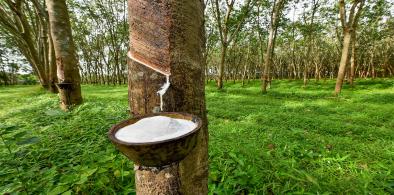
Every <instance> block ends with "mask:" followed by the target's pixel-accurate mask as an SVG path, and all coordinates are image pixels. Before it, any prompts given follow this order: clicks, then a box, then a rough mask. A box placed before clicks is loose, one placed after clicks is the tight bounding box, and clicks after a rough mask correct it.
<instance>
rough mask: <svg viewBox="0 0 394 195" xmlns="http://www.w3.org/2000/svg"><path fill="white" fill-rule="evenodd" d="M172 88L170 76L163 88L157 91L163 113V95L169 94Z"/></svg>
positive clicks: (167, 77) (167, 76)
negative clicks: (168, 91)
mask: <svg viewBox="0 0 394 195" xmlns="http://www.w3.org/2000/svg"><path fill="white" fill-rule="evenodd" d="M169 87H170V75H166V82H165V83H164V85H163V86H161V88H160V90H159V91H157V94H159V95H160V110H161V111H163V95H164V94H165V93H166V92H167V90H168V88H169Z"/></svg>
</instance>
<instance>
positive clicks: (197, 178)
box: [128, 0, 208, 194]
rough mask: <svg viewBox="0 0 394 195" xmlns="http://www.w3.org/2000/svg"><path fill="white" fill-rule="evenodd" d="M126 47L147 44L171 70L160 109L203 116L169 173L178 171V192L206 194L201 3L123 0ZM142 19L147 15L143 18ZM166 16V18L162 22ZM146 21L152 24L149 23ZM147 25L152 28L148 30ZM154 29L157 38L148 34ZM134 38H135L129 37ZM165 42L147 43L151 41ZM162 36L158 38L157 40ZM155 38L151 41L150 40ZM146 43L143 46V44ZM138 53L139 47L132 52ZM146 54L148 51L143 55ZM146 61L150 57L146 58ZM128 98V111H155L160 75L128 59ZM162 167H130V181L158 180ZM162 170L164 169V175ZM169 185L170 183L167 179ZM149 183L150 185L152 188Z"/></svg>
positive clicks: (140, 189)
mask: <svg viewBox="0 0 394 195" xmlns="http://www.w3.org/2000/svg"><path fill="white" fill-rule="evenodd" d="M128 6H129V25H130V49H131V50H135V49H136V48H137V47H139V46H138V45H136V43H137V42H139V41H144V42H140V43H142V44H144V45H150V47H149V48H150V49H151V50H150V51H147V52H148V55H157V51H158V50H165V51H166V52H164V53H165V54H164V55H165V56H163V57H164V58H165V59H168V63H169V65H170V69H171V76H170V82H171V85H170V88H169V89H168V91H167V93H166V94H165V95H164V97H163V99H164V105H163V111H169V112H188V113H191V114H195V115H197V116H199V117H201V119H202V120H203V127H202V128H201V130H200V133H199V138H198V143H197V146H196V148H195V149H194V150H193V151H192V152H191V153H190V154H189V155H188V156H187V157H186V158H185V159H184V160H182V161H181V162H180V163H179V168H178V169H176V170H172V171H174V172H172V174H171V175H176V172H178V174H179V180H180V189H179V191H180V194H207V193H208V129H207V117H206V109H205V83H204V69H205V62H204V57H203V51H204V47H205V33H204V23H203V21H204V15H203V14H204V12H203V10H204V5H203V2H202V1H198V0H163V1H161V2H157V1H148V0H129V1H128ZM146 20H150V21H149V22H147V21H146ZM165 21H171V22H165ZM148 24H155V25H154V26H152V25H150V26H149V25H148ZM153 30H156V31H155V32H153ZM152 33H157V34H156V36H157V37H152V36H149V35H151V34H152ZM136 37H139V38H140V39H139V40H135V39H136ZM155 38H157V39H159V41H160V42H162V43H165V42H168V45H167V46H168V47H167V46H166V47H160V46H163V45H165V44H152V40H154V39H155ZM163 39H164V40H163ZM153 43H155V42H153ZM147 47H148V46H147ZM136 52H141V51H136ZM146 57H147V58H150V57H151V56H146ZM148 60H150V59H148ZM128 66H129V73H128V75H129V103H130V109H131V111H132V114H133V115H140V114H148V113H152V112H155V111H157V110H159V105H160V98H159V97H158V96H157V91H158V90H159V89H160V86H161V85H162V84H163V83H164V82H165V77H164V76H163V75H161V74H160V73H158V72H155V71H153V70H152V69H150V68H147V67H145V66H143V65H142V64H140V63H139V62H136V61H132V60H129V62H128ZM163 171H166V170H165V169H163V170H161V171H158V172H155V173H154V174H153V173H152V172H151V171H142V170H140V169H139V167H136V173H135V175H136V181H137V182H139V181H141V180H140V179H141V178H144V181H149V182H151V184H155V183H156V182H157V183H158V184H160V185H162V183H161V182H162V180H161V179H162V177H160V176H159V175H160V174H162V173H164V172H163ZM164 175H165V174H164ZM167 184H168V185H169V186H171V185H172V184H173V183H172V181H169V182H168V183H167ZM136 186H137V192H139V193H140V194H145V192H154V193H155V194H166V193H167V192H168V191H166V190H164V191H157V190H160V189H158V188H159V186H154V185H141V184H137V185H136ZM152 188H153V189H152Z"/></svg>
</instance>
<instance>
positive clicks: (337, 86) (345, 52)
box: [335, 29, 351, 96]
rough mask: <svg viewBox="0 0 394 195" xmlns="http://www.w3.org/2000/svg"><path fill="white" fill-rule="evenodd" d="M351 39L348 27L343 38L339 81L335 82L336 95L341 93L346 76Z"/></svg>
mask: <svg viewBox="0 0 394 195" xmlns="http://www.w3.org/2000/svg"><path fill="white" fill-rule="evenodd" d="M350 40H351V33H350V32H349V29H346V30H345V34H344V38H343V46H342V55H341V62H340V63H339V70H338V77H337V82H336V84H335V95H336V96H337V95H339V94H340V93H341V89H342V84H343V79H344V78H345V71H346V63H347V59H348V55H349V47H350Z"/></svg>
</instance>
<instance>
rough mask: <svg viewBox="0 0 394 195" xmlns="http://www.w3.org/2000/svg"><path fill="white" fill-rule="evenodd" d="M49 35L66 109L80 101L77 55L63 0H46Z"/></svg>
mask: <svg viewBox="0 0 394 195" xmlns="http://www.w3.org/2000/svg"><path fill="white" fill-rule="evenodd" d="M46 6H47V9H48V13H49V21H50V27H51V37H52V39H53V45H54V48H55V54H56V65H57V75H58V78H59V83H58V86H59V92H60V101H61V107H62V108H63V109H68V108H69V107H70V106H72V105H77V104H80V103H82V96H81V85H80V75H79V69H78V56H77V53H76V50H75V46H74V41H73V37H72V33H71V24H70V18H69V15H68V10H67V5H66V2H65V0H46Z"/></svg>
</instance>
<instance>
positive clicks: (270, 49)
mask: <svg viewBox="0 0 394 195" xmlns="http://www.w3.org/2000/svg"><path fill="white" fill-rule="evenodd" d="M283 5H284V0H278V1H277V2H274V5H273V9H272V15H271V25H270V29H269V37H268V46H267V51H266V54H265V58H264V68H263V74H262V77H261V80H262V86H261V91H262V93H267V86H268V85H269V82H270V67H271V64H272V56H273V53H274V46H275V40H276V30H277V27H278V22H279V18H280V14H281V11H282V8H283Z"/></svg>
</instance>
